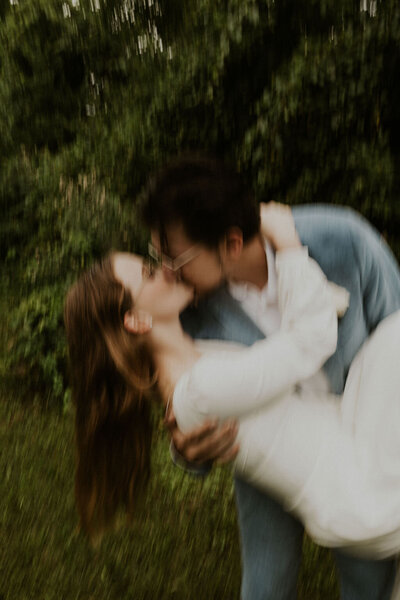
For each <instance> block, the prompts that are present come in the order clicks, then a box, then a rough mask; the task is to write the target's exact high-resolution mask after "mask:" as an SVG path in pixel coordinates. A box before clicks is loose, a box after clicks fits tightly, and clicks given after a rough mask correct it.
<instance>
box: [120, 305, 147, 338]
mask: <svg viewBox="0 0 400 600" xmlns="http://www.w3.org/2000/svg"><path fill="white" fill-rule="evenodd" d="M152 326H153V319H152V317H151V315H150V314H149V313H147V312H145V311H144V310H128V311H127V312H126V313H125V315H124V327H125V329H126V330H127V331H129V333H135V334H138V335H141V334H142V333H149V331H151V328H152Z"/></svg>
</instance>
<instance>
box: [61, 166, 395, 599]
mask: <svg viewBox="0 0 400 600" xmlns="http://www.w3.org/2000/svg"><path fill="white" fill-rule="evenodd" d="M144 217H145V221H146V222H147V224H148V226H149V227H150V230H151V232H152V245H151V252H150V254H151V255H152V259H153V260H152V261H148V260H145V259H143V258H141V257H139V256H136V255H129V254H125V253H119V252H113V253H111V254H109V255H108V256H106V257H105V258H104V259H103V260H102V261H101V262H99V263H96V264H94V265H93V266H92V267H91V268H90V269H89V270H88V271H87V272H85V273H83V275H81V277H80V279H79V280H78V281H77V282H76V283H75V284H74V286H73V287H72V288H71V289H70V291H69V293H68V296H67V299H66V303H65V324H66V330H67V339H68V347H69V358H70V366H71V376H72V392H73V399H74V404H75V408H76V443H77V456H78V460H77V468H76V482H75V490H76V500H77V507H78V512H79V515H80V522H81V527H82V529H83V530H84V531H85V532H86V533H87V534H88V536H89V537H90V538H92V539H94V538H96V537H97V536H99V535H101V533H102V532H103V531H104V530H106V529H107V527H109V526H110V525H112V523H113V519H114V517H115V514H116V512H117V511H118V510H119V508H121V507H122V508H124V509H125V510H126V512H127V514H128V516H130V515H131V514H132V511H133V508H134V506H135V505H136V501H137V497H138V495H139V494H140V493H142V492H143V491H144V487H145V483H146V480H147V478H148V473H149V458H150V452H151V425H150V408H151V404H152V403H153V402H159V403H160V402H161V403H162V404H163V405H164V406H165V409H166V411H167V422H168V424H169V427H170V429H171V432H172V440H173V447H174V448H175V450H174V454H175V456H176V457H177V458H176V460H177V461H178V462H183V463H184V464H185V465H188V468H189V469H192V470H193V469H194V470H201V471H203V472H206V471H207V468H209V465H210V462H211V461H213V460H218V461H219V462H224V461H230V460H232V462H233V467H234V471H235V492H236V502H237V510H238V520H239V527H240V539H241V551H242V564H243V576H242V590H241V594H242V599H243V600H259V599H260V600H261V599H263V600H265V599H267V600H291V599H292V598H294V597H295V595H296V591H295V590H296V580H297V574H298V568H299V563H300V556H301V546H302V537H303V531H304V528H305V530H306V531H307V533H308V534H309V535H310V536H311V537H312V538H313V539H314V540H315V541H316V542H317V543H318V544H321V545H323V546H328V547H332V548H335V549H336V550H335V554H336V558H337V564H338V568H339V576H340V586H341V597H342V598H343V600H386V599H389V598H391V597H392V598H395V597H396V591H395V590H394V580H395V575H396V562H395V558H396V555H398V554H399V553H400V369H399V367H398V365H399V360H398V358H399V347H400V273H399V268H398V265H397V264H396V261H395V259H394V257H393V255H392V254H391V252H390V250H389V249H388V247H387V246H386V244H385V242H384V241H383V240H382V238H380V237H379V236H378V235H377V233H376V232H375V231H374V230H373V229H372V228H371V226H370V225H369V224H368V223H367V222H366V221H365V220H363V219H362V218H361V217H360V216H358V215H357V214H356V213H354V212H353V211H350V210H348V209H345V208H339V207H328V206H324V205H320V206H315V205H313V206H299V207H296V208H295V209H293V212H292V211H291V210H290V209H289V208H288V207H283V206H281V205H274V204H269V205H261V219H260V209H259V207H258V206H257V204H256V203H255V200H254V198H253V196H252V194H251V192H250V191H249V190H248V189H247V187H246V186H245V185H244V184H243V182H242V180H241V178H240V177H239V175H237V174H236V173H235V172H234V171H232V170H231V169H229V168H228V167H227V166H225V165H224V164H222V163H220V162H218V161H216V160H213V159H209V158H205V157H200V156H184V157H181V158H178V159H176V160H174V161H172V162H170V163H169V164H167V166H166V167H164V168H163V169H162V170H161V171H160V172H159V173H157V174H156V176H154V177H153V178H152V179H151V180H150V182H149V185H148V187H147V191H146V197H145V203H144ZM154 263H157V264H158V265H159V266H158V268H157V264H156V265H155V264H154ZM194 298H195V302H193V300H194ZM196 340H200V341H196ZM397 593H398V592H397Z"/></svg>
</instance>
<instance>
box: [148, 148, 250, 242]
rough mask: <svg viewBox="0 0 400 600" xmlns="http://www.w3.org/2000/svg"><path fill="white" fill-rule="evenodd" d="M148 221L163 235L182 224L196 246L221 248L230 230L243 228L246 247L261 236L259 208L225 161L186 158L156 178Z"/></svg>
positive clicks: (150, 191)
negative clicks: (172, 225)
mask: <svg viewBox="0 0 400 600" xmlns="http://www.w3.org/2000/svg"><path fill="white" fill-rule="evenodd" d="M143 217H144V220H145V222H146V224H147V225H148V226H149V227H150V229H155V230H157V231H159V232H161V234H162V233H163V231H164V228H165V227H166V226H167V225H169V224H171V223H176V222H178V223H182V225H183V227H184V230H185V233H186V234H187V235H188V237H189V238H190V239H192V240H193V241H194V242H197V243H202V244H205V245H206V246H208V247H210V248H215V247H216V246H217V245H218V243H219V242H220V241H221V240H222V239H223V237H224V235H225V234H226V233H227V231H228V230H229V228H230V227H238V228H239V229H241V231H242V233H243V240H244V241H245V242H246V241H247V240H249V239H250V238H252V237H253V236H254V235H256V233H257V232H258V231H259V228H260V216H259V209H258V206H257V203H256V201H255V198H254V196H253V194H252V192H251V191H250V190H249V189H248V188H247V187H246V185H245V184H244V182H243V180H242V178H241V177H240V175H239V174H238V173H237V172H236V171H235V170H234V169H231V168H230V167H228V166H227V165H226V164H224V163H223V162H221V161H219V160H217V159H214V158H209V157H205V156H199V155H183V156H181V157H178V158H175V159H174V160H172V161H171V162H169V163H167V164H166V165H165V166H164V167H163V168H162V169H161V170H160V171H159V172H158V173H156V174H155V175H154V176H153V177H151V178H150V180H149V183H148V185H147V188H146V190H145V197H144V204H143Z"/></svg>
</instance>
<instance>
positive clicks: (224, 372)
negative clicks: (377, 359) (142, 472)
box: [174, 248, 337, 426]
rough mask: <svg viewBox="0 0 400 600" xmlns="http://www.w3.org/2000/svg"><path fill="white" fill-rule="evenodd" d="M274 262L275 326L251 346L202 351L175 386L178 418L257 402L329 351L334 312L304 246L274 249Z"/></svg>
mask: <svg viewBox="0 0 400 600" xmlns="http://www.w3.org/2000/svg"><path fill="white" fill-rule="evenodd" d="M276 267H277V274H278V298H279V306H280V310H281V316H282V322H281V328H280V330H279V331H278V332H277V333H275V334H273V335H271V336H270V337H269V338H268V339H266V340H262V341H260V342H257V343H256V344H254V345H253V346H252V347H251V348H246V349H243V350H240V351H238V352H221V353H218V354H214V355H213V356H211V355H206V356H203V357H202V358H201V359H200V360H199V361H198V363H197V364H196V365H195V366H194V368H193V369H192V370H191V371H190V372H188V374H187V375H185V376H183V378H182V379H181V380H180V382H179V384H178V386H177V391H176V394H175V398H174V410H175V415H176V417H177V419H178V423H180V421H181V418H180V417H181V416H182V414H181V410H183V413H184V414H185V413H186V412H187V410H189V413H190V411H192V410H194V411H195V412H197V414H201V415H202V417H203V418H204V417H205V416H209V415H212V416H215V417H219V418H223V419H226V418H229V417H238V416H241V415H244V414H246V413H248V412H251V411H253V410H256V409H258V408H261V407H263V406H265V405H266V404H267V403H268V402H270V401H271V400H272V399H274V398H275V397H277V396H278V395H280V394H281V393H282V392H284V391H286V390H288V389H289V388H290V387H291V386H293V385H294V384H296V383H297V382H298V381H300V380H302V379H305V378H306V377H309V376H311V375H313V374H314V373H315V372H316V371H318V369H319V368H320V367H321V366H322V365H323V363H324V362H325V360H326V359H327V358H328V357H329V356H330V355H331V354H332V353H333V352H334V350H335V347H336V340H337V317H336V311H335V307H334V306H333V302H332V299H331V294H330V292H329V288H328V285H327V280H326V278H325V276H324V275H323V273H322V271H321V269H320V268H319V267H318V266H317V264H316V263H315V262H314V261H313V260H312V259H310V258H309V257H308V253H307V249H306V248H293V249H288V250H282V251H280V252H278V253H277V257H276ZM181 386H183V389H179V388H180V387H181ZM182 402H183V406H180V404H181V403H182ZM185 405H186V406H185ZM184 420H186V419H184ZM182 424H183V423H182ZM192 424H193V419H192ZM187 425H188V426H189V423H187Z"/></svg>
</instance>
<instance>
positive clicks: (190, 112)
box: [0, 0, 400, 399]
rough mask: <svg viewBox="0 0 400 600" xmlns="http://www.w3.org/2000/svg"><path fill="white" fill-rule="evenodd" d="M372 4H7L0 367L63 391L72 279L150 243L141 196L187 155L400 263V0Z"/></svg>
mask: <svg viewBox="0 0 400 600" xmlns="http://www.w3.org/2000/svg"><path fill="white" fill-rule="evenodd" d="M368 6H369V12H368V11H362V10H360V3H359V2H358V1H356V0H354V1H351V2H349V1H348V0H336V1H335V2H334V1H333V0H323V1H318V2H317V1H316V0H312V1H311V2H310V1H309V0H308V1H307V0H297V1H296V2H295V1H294V0H275V2H272V1H268V2H265V1H264V0H226V1H225V2H217V3H215V2H210V0H199V1H198V2H194V3H186V4H185V3H184V4H182V3H176V2H170V1H169V0H154V2H135V1H133V0H107V1H106V0H98V1H97V0H96V2H93V1H92V0H80V2H79V3H76V2H72V0H65V1H62V0H38V2H35V3H32V2H30V1H29V0H19V3H18V4H13V5H9V6H7V9H5V8H4V7H2V8H1V10H0V128H1V131H2V136H1V138H0V210H1V216H2V218H1V221H0V233H1V236H0V256H1V258H3V259H4V260H5V264H6V269H7V273H6V274H7V277H8V278H9V279H10V281H11V287H12V294H13V298H14V304H15V308H12V309H11V310H10V311H9V313H10V321H11V322H12V324H13V325H12V335H11V342H10V344H11V345H10V350H9V352H8V354H9V356H8V357H7V364H8V365H9V368H10V369H11V371H12V372H14V373H17V374H18V373H19V376H20V378H22V379H23V380H24V381H25V383H26V389H30V390H31V393H32V394H33V393H35V390H40V392H41V394H43V393H44V395H45V396H47V395H53V396H55V397H56V398H58V399H61V398H63V397H64V386H65V381H66V380H65V350H64V347H63V342H62V340H63V333H62V318H61V314H62V298H63V295H64V293H65V289H66V288H67V287H68V285H69V284H70V283H71V282H72V280H73V279H74V278H75V277H76V276H77V274H78V273H79V271H80V270H81V269H83V268H85V267H86V266H87V265H88V264H90V262H91V261H92V260H95V259H96V258H98V257H99V256H100V255H101V254H102V253H104V252H106V251H107V250H108V249H109V248H110V247H112V246H114V247H115V248H121V249H131V250H141V251H143V250H144V249H145V237H146V233H145V232H143V231H142V230H141V225H140V223H139V221H138V219H137V214H136V208H135V207H136V204H137V198H138V197H139V195H140V191H141V188H142V186H143V184H144V182H145V181H146V179H147V177H148V174H149V172H150V171H151V170H152V169H153V168H155V167H157V166H159V165H160V164H162V163H163V162H164V161H165V159H166V158H167V157H168V156H170V155H173V154H176V153H178V152H180V151H182V150H184V149H203V150H208V151H211V152H213V153H215V154H217V155H218V156H220V157H226V158H228V159H231V160H233V161H234V162H235V163H236V165H237V167H238V168H239V170H241V171H242V173H243V174H244V176H245V177H246V178H247V179H248V182H249V184H250V185H252V186H253V187H254V188H255V191H256V194H257V197H258V198H259V199H260V200H268V199H274V200H283V201H285V202H288V203H290V204H298V203H314V202H328V203H336V204H337V203H340V204H345V205H350V206H352V207H353V208H356V209H357V210H359V211H361V212H362V213H363V214H364V216H366V217H367V218H369V219H370V220H372V221H373V222H374V224H375V225H376V226H377V227H378V228H379V229H380V230H381V231H382V232H383V233H384V234H385V235H386V237H387V238H388V240H389V241H390V243H392V244H393V247H394V248H395V249H396V251H397V252H398V256H400V243H399V239H398V231H399V227H400V203H399V201H398V195H399V192H400V168H399V166H400V141H399V140H400V111H399V106H400V80H399V78H398V72H399V69H400V53H399V51H398V48H399V44H400V5H399V3H398V2H397V0H383V1H382V2H379V3H376V5H375V4H374V3H369V5H368ZM29 312H30V313H31V314H30V315H29V314H28V313H29ZM45 320H47V321H48V324H47V325H46V326H45V325H44V321H45ZM6 329H7V331H8V330H9V327H7V328H6Z"/></svg>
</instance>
